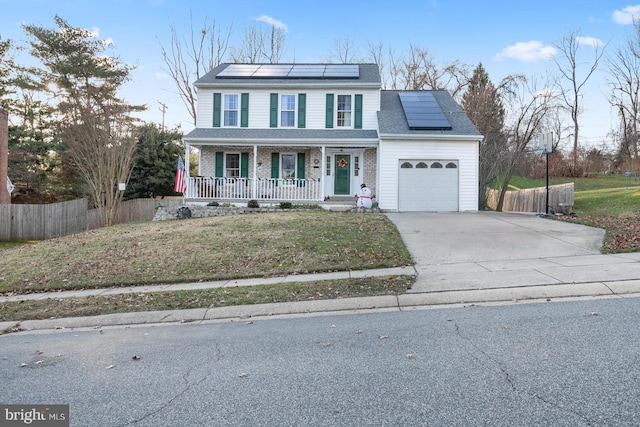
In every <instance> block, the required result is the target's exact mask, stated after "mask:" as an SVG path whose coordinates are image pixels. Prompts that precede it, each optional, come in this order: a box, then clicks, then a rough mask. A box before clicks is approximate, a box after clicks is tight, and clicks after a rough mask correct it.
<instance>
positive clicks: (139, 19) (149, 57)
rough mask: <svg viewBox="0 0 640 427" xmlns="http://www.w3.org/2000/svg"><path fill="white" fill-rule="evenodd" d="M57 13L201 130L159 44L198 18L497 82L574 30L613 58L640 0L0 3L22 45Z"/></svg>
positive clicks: (596, 122) (594, 89)
mask: <svg viewBox="0 0 640 427" xmlns="http://www.w3.org/2000/svg"><path fill="white" fill-rule="evenodd" d="M55 15H59V16H61V17H62V18H64V19H65V20H66V21H67V22H68V23H69V24H70V25H72V26H74V27H82V28H87V29H92V30H94V31H95V32H96V33H97V34H98V37H99V38H101V39H108V40H111V41H112V42H113V47H112V48H111V50H110V51H109V53H110V54H113V55H116V56H118V57H120V59H121V60H122V61H123V62H124V63H125V64H128V65H134V66H135V67H136V69H135V70H134V71H133V72H132V73H131V81H130V82H129V83H127V84H126V86H125V87H124V88H123V92H122V93H121V95H122V96H123V97H124V98H125V99H126V100H127V101H128V102H130V103H132V104H146V105H147V106H148V110H147V111H146V112H145V113H142V114H141V118H142V119H144V120H146V121H151V122H156V123H161V122H162V120H163V113H162V112H161V111H160V110H161V103H162V104H165V105H166V106H167V109H166V112H165V116H164V120H165V124H166V125H167V126H169V127H173V126H177V125H180V126H181V128H182V130H183V131H185V132H188V131H190V130H191V129H192V128H193V124H192V121H191V118H190V117H189V115H188V113H187V110H186V108H185V107H184V105H183V104H182V101H181V100H180V98H179V97H178V95H177V89H176V87H175V84H174V83H173V81H172V80H171V79H170V78H169V76H168V74H167V72H166V65H165V64H164V62H163V60H162V56H161V49H160V47H161V46H164V47H166V48H168V47H170V40H171V39H170V29H171V27H173V28H175V30H176V31H177V33H178V35H180V36H184V37H189V36H188V35H189V32H190V28H191V24H190V19H191V18H190V17H191V16H193V23H194V26H195V27H200V26H201V25H202V23H203V22H204V19H205V18H206V19H207V22H209V23H211V22H215V23H216V25H217V27H218V28H220V29H222V30H226V29H228V28H229V27H230V28H231V43H232V44H234V43H235V44H238V43H239V42H240V41H241V39H242V38H243V36H244V31H245V28H248V27H252V26H258V27H259V28H260V26H264V27H265V28H269V25H276V26H277V27H278V28H282V29H283V30H284V31H285V46H284V55H283V59H282V62H324V61H327V59H328V58H329V55H330V53H331V51H332V50H333V47H334V43H335V42H336V40H338V39H343V40H344V39H347V38H348V39H349V40H351V41H352V42H353V43H354V44H355V46H356V47H357V48H358V52H359V53H360V56H365V55H366V47H367V44H368V43H369V42H372V43H376V44H378V43H382V44H383V45H384V46H385V48H391V49H393V50H394V51H395V52H396V53H397V54H399V53H406V52H408V50H409V46H410V45H412V44H413V45H414V46H417V47H420V48H422V49H426V50H427V51H428V52H429V53H430V54H431V55H432V57H433V58H434V59H435V61H436V63H438V64H441V65H443V64H446V63H448V62H450V61H453V60H458V61H461V62H462V63H465V64H469V65H470V66H471V67H472V68H475V66H476V65H477V64H478V63H482V64H483V66H484V67H485V69H486V70H487V72H488V73H489V77H490V78H491V80H492V81H493V82H494V83H497V82H499V81H500V80H501V79H502V78H503V77H505V76H507V75H509V74H517V73H519V74H525V75H527V76H540V75H544V74H545V73H546V72H555V71H556V70H557V67H556V65H555V63H554V61H553V58H554V55H556V57H558V56H557V55H558V54H559V52H558V51H557V49H555V48H554V44H557V43H558V42H559V41H560V40H561V39H562V37H563V36H564V35H566V34H567V33H568V32H569V31H575V32H578V33H579V34H580V35H581V36H582V37H584V39H583V40H584V41H585V44H584V45H581V47H580V51H579V52H580V55H583V56H581V58H582V59H584V61H588V60H591V59H592V58H593V46H594V45H599V46H600V48H603V47H605V55H606V54H613V53H614V51H615V50H616V49H617V48H618V46H621V45H622V44H624V43H625V40H626V38H628V37H629V36H631V34H632V30H633V25H632V20H633V17H634V16H640V0H627V1H618V0H536V1H531V0H484V1H478V0H457V1H456V0H394V1H388V0H386V1H380V0H367V1H360V0H355V1H351V2H344V1H335V0H322V1H295V2H294V1H292V0H269V1H258V0H254V1H251V0H233V1H231V2H229V1H218V0H184V1H179V0H100V1H95V0H19V1H16V0H0V37H1V38H2V39H12V40H13V41H14V42H16V43H17V44H22V43H23V42H25V41H26V40H27V38H26V35H25V32H24V30H23V29H22V25H23V24H25V23H26V24H32V25H38V26H42V27H46V28H54V27H55V24H54V21H53V17H54V16H55ZM607 79H608V76H607V67H606V63H605V62H604V61H603V62H601V66H600V68H599V69H598V70H597V71H596V73H595V74H594V75H593V76H592V77H591V79H590V80H589V81H588V82H587V84H586V86H585V88H584V90H583V91H582V93H581V94H582V102H583V107H584V111H583V113H582V115H581V116H580V131H581V133H582V138H581V139H582V141H583V144H584V145H586V146H595V147H599V146H601V145H602V143H603V142H604V141H607V140H608V136H607V135H608V134H609V133H610V131H611V130H612V129H615V128H616V127H617V119H616V117H615V114H613V112H612V109H611V107H610V106H609V102H608V96H609V92H610V91H609V86H608V84H607Z"/></svg>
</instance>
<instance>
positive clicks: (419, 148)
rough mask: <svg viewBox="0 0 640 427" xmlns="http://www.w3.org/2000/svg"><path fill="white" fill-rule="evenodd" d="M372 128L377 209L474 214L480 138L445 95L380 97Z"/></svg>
mask: <svg viewBox="0 0 640 427" xmlns="http://www.w3.org/2000/svg"><path fill="white" fill-rule="evenodd" d="M378 122H379V137H380V145H379V149H378V165H379V168H378V182H377V185H376V200H377V201H378V205H379V206H380V209H384V210H389V211H397V212H411V211H423V212H466V211H477V210H478V169H479V165H478V159H479V143H480V141H481V140H482V135H480V133H479V132H478V130H477V129H476V128H475V127H474V126H473V123H471V121H470V120H469V118H468V117H467V115H466V114H465V113H464V111H463V110H462V109H461V108H460V106H459V105H458V104H457V103H456V102H455V100H454V99H453V98H452V97H451V95H450V94H449V93H448V92H447V91H444V90H435V91H382V93H381V105H380V112H379V113H378Z"/></svg>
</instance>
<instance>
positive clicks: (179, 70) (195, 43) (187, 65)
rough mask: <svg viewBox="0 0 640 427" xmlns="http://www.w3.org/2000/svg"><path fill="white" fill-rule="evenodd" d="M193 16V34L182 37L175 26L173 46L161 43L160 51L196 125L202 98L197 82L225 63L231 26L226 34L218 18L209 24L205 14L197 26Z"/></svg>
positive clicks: (191, 30)
mask: <svg viewBox="0 0 640 427" xmlns="http://www.w3.org/2000/svg"><path fill="white" fill-rule="evenodd" d="M189 19H190V34H189V37H180V36H179V35H178V33H177V31H176V29H175V27H173V26H172V27H171V28H170V31H171V42H170V46H169V47H168V48H165V47H164V46H162V45H160V50H161V53H162V59H163V61H164V63H165V65H166V67H167V72H168V73H169V75H170V76H171V79H172V80H173V81H174V83H175V84H176V87H177V89H178V94H179V95H180V99H182V102H183V103H184V105H185V107H186V108H187V111H188V112H189V115H190V116H191V118H192V119H193V124H194V125H195V124H196V116H197V101H198V98H197V94H196V91H195V89H194V87H193V83H194V82H195V81H196V80H198V79H199V78H200V77H202V76H204V75H205V74H206V73H208V72H209V71H210V70H211V69H213V68H214V67H216V66H217V65H219V64H220V63H222V61H223V60H224V58H225V56H226V54H227V48H228V46H229V39H230V37H231V27H228V28H227V30H226V31H225V33H222V31H221V30H220V28H218V27H217V25H216V22H215V21H214V22H213V23H212V24H208V23H207V18H206V17H205V19H204V22H203V24H202V27H201V28H199V29H196V28H195V27H194V24H193V15H192V14H190V17H189Z"/></svg>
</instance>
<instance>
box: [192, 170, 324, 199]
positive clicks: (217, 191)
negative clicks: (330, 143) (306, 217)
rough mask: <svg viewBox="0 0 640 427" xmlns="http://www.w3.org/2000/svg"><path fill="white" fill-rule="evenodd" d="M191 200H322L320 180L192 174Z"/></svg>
mask: <svg viewBox="0 0 640 427" xmlns="http://www.w3.org/2000/svg"><path fill="white" fill-rule="evenodd" d="M187 198H188V199H220V200H225V199H226V200H231V199H236V200H237V199H241V200H250V199H270V200H287V201H320V200H322V189H321V188H320V180H319V179H270V178H258V179H255V180H254V179H249V178H213V177H203V176H199V177H190V178H189V179H188V181H187Z"/></svg>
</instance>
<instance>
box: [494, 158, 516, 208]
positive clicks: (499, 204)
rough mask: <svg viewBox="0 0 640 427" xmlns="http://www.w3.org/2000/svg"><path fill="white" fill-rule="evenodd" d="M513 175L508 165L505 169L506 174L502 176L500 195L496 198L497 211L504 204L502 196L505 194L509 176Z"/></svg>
mask: <svg viewBox="0 0 640 427" xmlns="http://www.w3.org/2000/svg"><path fill="white" fill-rule="evenodd" d="M512 176H513V167H510V168H509V169H508V170H507V174H506V175H505V177H504V182H503V183H502V188H501V189H500V197H499V198H498V205H497V206H496V211H497V212H502V205H503V204H504V196H505V194H507V189H508V188H509V182H511V177H512Z"/></svg>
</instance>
